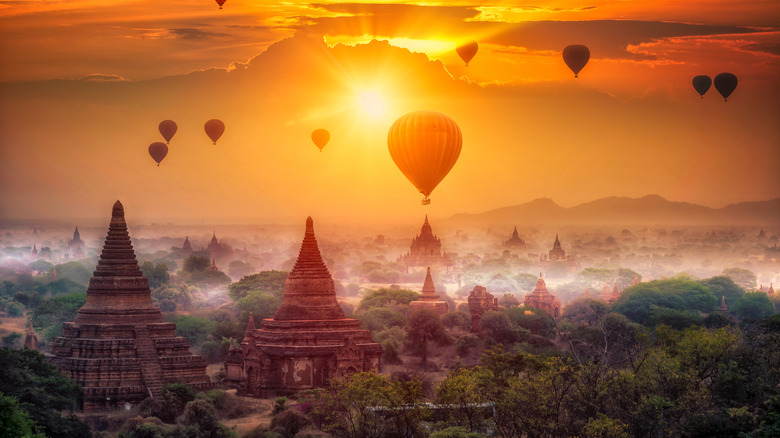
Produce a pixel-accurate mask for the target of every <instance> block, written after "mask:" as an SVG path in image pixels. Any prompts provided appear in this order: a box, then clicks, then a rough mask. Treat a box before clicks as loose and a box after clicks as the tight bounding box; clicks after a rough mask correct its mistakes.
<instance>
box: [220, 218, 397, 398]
mask: <svg viewBox="0 0 780 438" xmlns="http://www.w3.org/2000/svg"><path fill="white" fill-rule="evenodd" d="M360 325H361V323H360V321H359V320H357V319H350V318H346V317H345V315H344V311H343V310H342V309H341V306H340V305H339V303H338V301H336V291H335V288H334V285H333V278H332V277H331V275H330V272H329V271H328V268H327V267H326V266H325V263H324V262H323V261H322V256H321V254H320V250H319V247H318V246H317V239H316V238H315V236H314V221H312V219H311V217H309V218H308V219H306V232H305V234H304V238H303V243H302V244H301V250H300V252H299V254H298V260H297V261H296V262H295V266H294V267H293V269H292V271H291V272H290V274H289V275H288V276H287V280H286V281H285V286H284V300H283V301H282V304H281V306H279V308H278V309H277V310H276V313H274V316H273V318H270V319H264V320H263V321H262V323H261V324H260V328H259V329H256V328H255V325H254V320H253V319H252V316H251V315H250V318H249V322H248V324H247V328H246V332H245V334H244V339H243V341H242V342H241V345H240V346H239V347H238V348H231V351H230V352H229V354H228V359H227V360H226V361H225V371H226V381H227V383H228V385H230V386H232V387H235V388H237V392H238V394H239V395H248V396H254V397H268V396H275V395H289V394H293V393H295V392H297V391H300V390H303V389H310V388H318V387H321V386H323V385H325V384H326V383H327V382H328V381H329V380H330V379H332V378H335V377H344V376H347V375H349V374H352V373H356V372H357V373H359V372H363V371H379V367H380V357H381V355H382V353H383V350H382V346H381V345H379V344H377V343H375V342H374V341H373V339H372V338H371V332H369V331H368V330H362V329H361V328H360Z"/></svg>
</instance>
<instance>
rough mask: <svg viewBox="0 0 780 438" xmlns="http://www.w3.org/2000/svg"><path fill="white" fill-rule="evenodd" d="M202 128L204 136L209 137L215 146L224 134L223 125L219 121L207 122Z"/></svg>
mask: <svg viewBox="0 0 780 438" xmlns="http://www.w3.org/2000/svg"><path fill="white" fill-rule="evenodd" d="M203 128H204V129H205V130H206V135H208V136H209V138H210V139H211V141H213V142H214V144H217V140H219V138H220V137H222V133H223V132H225V124H224V123H222V120H219V119H211V120H209V121H208V122H206V124H205V125H204V126H203Z"/></svg>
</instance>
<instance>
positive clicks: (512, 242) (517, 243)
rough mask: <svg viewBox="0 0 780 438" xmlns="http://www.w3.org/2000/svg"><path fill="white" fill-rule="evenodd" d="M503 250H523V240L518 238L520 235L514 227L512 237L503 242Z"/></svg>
mask: <svg viewBox="0 0 780 438" xmlns="http://www.w3.org/2000/svg"><path fill="white" fill-rule="evenodd" d="M504 247H505V248H525V240H523V239H521V238H520V235H519V234H517V227H515V229H514V231H512V237H510V238H509V240H507V241H505V242H504Z"/></svg>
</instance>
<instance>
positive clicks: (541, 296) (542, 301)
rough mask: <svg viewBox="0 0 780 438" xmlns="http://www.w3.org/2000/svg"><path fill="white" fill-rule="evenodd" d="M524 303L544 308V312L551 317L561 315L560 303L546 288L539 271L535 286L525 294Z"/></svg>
mask: <svg viewBox="0 0 780 438" xmlns="http://www.w3.org/2000/svg"><path fill="white" fill-rule="evenodd" d="M523 304H524V305H526V306H530V307H535V308H537V309H542V310H544V312H545V313H547V314H548V315H550V316H551V317H553V318H557V317H559V316H561V303H560V301H558V297H556V296H555V295H553V294H551V293H550V292H549V291H548V290H547V285H546V284H545V282H544V279H543V278H542V273H541V272H540V273H539V279H538V280H536V288H534V290H533V291H532V292H531V293H529V294H528V295H526V296H525V301H524V302H523Z"/></svg>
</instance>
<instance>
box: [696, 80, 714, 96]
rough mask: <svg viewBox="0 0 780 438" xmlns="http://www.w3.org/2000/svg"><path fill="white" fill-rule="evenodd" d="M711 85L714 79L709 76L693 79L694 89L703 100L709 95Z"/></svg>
mask: <svg viewBox="0 0 780 438" xmlns="http://www.w3.org/2000/svg"><path fill="white" fill-rule="evenodd" d="M711 85H712V79H710V77H709V76H707V75H699V76H695V77H694V78H693V88H695V89H696V92H697V93H699V94H700V95H701V98H702V99H704V95H705V94H706V93H707V90H709V89H710V86H711Z"/></svg>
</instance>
